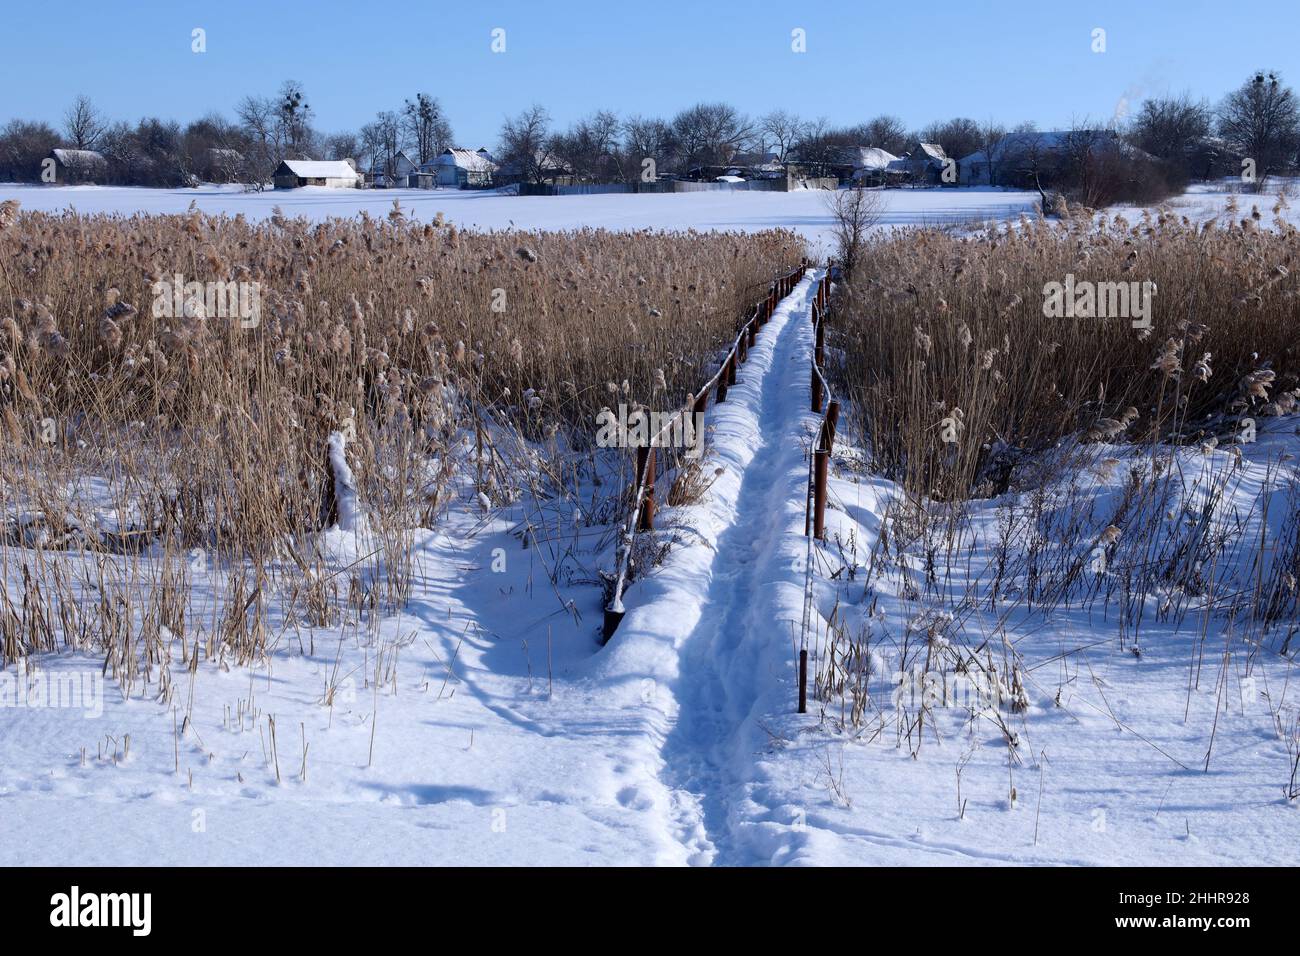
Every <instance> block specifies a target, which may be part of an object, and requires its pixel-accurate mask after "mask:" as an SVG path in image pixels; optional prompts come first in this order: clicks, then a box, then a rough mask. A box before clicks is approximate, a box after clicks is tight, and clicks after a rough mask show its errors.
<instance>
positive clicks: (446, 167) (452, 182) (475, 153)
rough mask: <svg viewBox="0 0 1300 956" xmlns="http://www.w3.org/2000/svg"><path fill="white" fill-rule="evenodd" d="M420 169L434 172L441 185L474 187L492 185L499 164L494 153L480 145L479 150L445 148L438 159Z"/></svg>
mask: <svg viewBox="0 0 1300 956" xmlns="http://www.w3.org/2000/svg"><path fill="white" fill-rule="evenodd" d="M420 169H421V171H422V172H426V173H434V174H435V175H436V176H437V178H438V185H439V186H451V187H453V188H459V189H474V188H478V187H484V186H491V185H492V179H493V176H494V175H495V174H496V172H497V164H496V163H494V162H493V161H492V154H491V153H489V152H488V151H487V150H486V149H485V148H483V147H481V146H480V147H479V148H478V149H477V150H472V149H455V148H451V149H444V150H443V151H442V153H441V154H440V155H439V156H438V158H437V159H435V160H434V161H433V162H431V163H425V164H424V165H423V166H421V167H420Z"/></svg>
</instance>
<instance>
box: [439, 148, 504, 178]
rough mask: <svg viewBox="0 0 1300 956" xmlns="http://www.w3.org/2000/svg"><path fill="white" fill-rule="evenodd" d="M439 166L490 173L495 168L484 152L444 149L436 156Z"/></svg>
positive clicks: (490, 158) (494, 164)
mask: <svg viewBox="0 0 1300 956" xmlns="http://www.w3.org/2000/svg"><path fill="white" fill-rule="evenodd" d="M436 162H437V164H438V165H439V166H456V167H459V168H460V169H468V170H470V171H471V172H481V173H490V172H491V171H492V170H494V169H496V168H497V164H496V163H494V162H492V157H490V156H489V155H488V154H487V152H486V151H483V152H475V151H474V150H472V149H455V148H452V149H446V150H443V151H442V153H441V154H440V155H439V156H438V159H437V161H436Z"/></svg>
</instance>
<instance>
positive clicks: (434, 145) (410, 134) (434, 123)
mask: <svg viewBox="0 0 1300 956" xmlns="http://www.w3.org/2000/svg"><path fill="white" fill-rule="evenodd" d="M402 123H403V126H404V132H405V134H406V138H407V140H408V141H409V142H410V143H411V144H412V145H413V146H414V147H415V151H416V155H417V158H416V162H417V163H428V162H432V161H433V159H434V157H436V156H437V155H438V154H439V153H441V152H442V151H443V150H444V149H446V148H447V147H448V146H450V145H451V141H452V134H451V124H450V123H448V122H447V118H446V117H445V116H444V115H443V113H442V107H441V106H440V105H439V104H438V101H437V99H435V98H434V97H432V96H430V95H429V94H427V93H416V94H415V99H414V100H407V101H406V103H405V105H403V107H402Z"/></svg>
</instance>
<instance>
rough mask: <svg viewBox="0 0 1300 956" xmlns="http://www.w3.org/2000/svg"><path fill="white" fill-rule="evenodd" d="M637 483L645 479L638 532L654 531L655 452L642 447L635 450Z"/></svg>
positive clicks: (644, 446) (645, 446)
mask: <svg viewBox="0 0 1300 956" xmlns="http://www.w3.org/2000/svg"><path fill="white" fill-rule="evenodd" d="M636 471H637V483H638V484H639V483H640V482H641V480H642V477H644V479H645V497H644V498H642V499H641V518H640V522H639V524H638V527H637V530H638V531H653V530H654V529H655V450H654V448H652V447H650V446H648V445H643V446H641V447H640V448H638V449H637V450H636Z"/></svg>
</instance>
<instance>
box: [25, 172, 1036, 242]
mask: <svg viewBox="0 0 1300 956" xmlns="http://www.w3.org/2000/svg"><path fill="white" fill-rule="evenodd" d="M829 195H831V194H830V193H828V192H826V191H825V190H819V189H808V190H800V191H796V192H789V193H768V192H749V191H746V190H740V191H734V192H722V191H717V192H698V193H672V194H664V195H605V196H511V195H506V194H504V193H502V192H499V191H490V192H478V191H471V190H456V189H438V190H432V191H431V190H424V189H368V190H357V189H327V188H325V187H318V186H310V187H306V188H303V189H294V190H268V191H266V192H261V193H251V192H244V191H243V190H242V189H241V188H240V187H238V186H204V187H201V188H198V189H142V188H132V187H124V186H25V185H17V184H13V183H7V184H2V183H0V202H3V201H4V200H6V199H17V200H18V201H19V202H21V203H22V208H24V209H29V210H39V211H47V212H49V211H58V210H62V209H68V208H72V209H76V210H77V211H78V212H83V213H96V212H108V213H121V214H123V215H131V214H134V213H181V212H184V211H185V210H186V209H188V208H189V206H190V203H194V204H195V205H196V206H197V208H199V209H200V210H202V211H203V212H206V213H212V214H217V213H224V214H226V215H231V216H234V215H240V214H242V215H243V216H245V217H246V218H248V219H265V218H266V217H268V216H270V215H271V211H272V210H273V209H274V208H275V207H276V206H279V207H280V209H281V210H282V211H283V212H284V214H285V215H288V216H305V217H307V218H308V219H314V220H318V219H325V218H328V217H331V216H339V217H344V218H350V217H353V216H356V215H358V214H360V213H362V212H366V213H369V214H370V215H371V216H373V217H383V216H386V215H388V213H389V211H390V210H391V209H392V208H393V200H397V201H399V202H400V203H401V204H402V208H403V210H404V211H405V212H406V214H407V215H408V216H410V217H412V218H415V219H419V220H423V221H428V220H431V219H433V218H434V217H436V216H437V215H438V214H439V213H442V214H443V216H444V217H445V218H446V219H447V220H448V221H450V222H453V223H455V224H456V225H458V226H462V227H473V228H476V229H579V228H583V227H587V226H589V227H592V228H605V229H622V230H626V229H671V230H679V229H701V230H707V229H738V230H744V231H751V232H752V231H755V230H761V229H772V228H777V227H784V228H788V229H793V230H795V231H797V232H799V233H801V234H802V235H804V236H806V237H808V239H809V240H810V241H811V242H812V243H813V244H814V246H821V245H825V244H826V242H827V237H828V234H829V231H830V228H831V214H830V211H829V209H828V208H827V198H828V196H829ZM883 195H884V197H885V200H884V209H883V211H882V216H881V220H880V226H881V227H882V228H887V227H889V226H920V225H951V224H959V223H967V222H972V221H975V222H978V221H982V220H990V219H1007V218H1013V217H1015V216H1017V215H1019V214H1020V212H1022V211H1026V210H1033V209H1036V208H1037V203H1038V197H1037V195H1035V194H1033V193H1025V192H1017V191H1014V190H1001V189H908V190H897V189H896V190H888V191H885V192H884V193H883Z"/></svg>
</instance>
